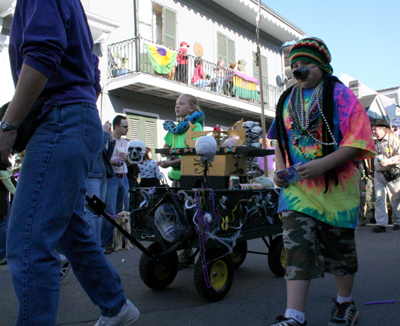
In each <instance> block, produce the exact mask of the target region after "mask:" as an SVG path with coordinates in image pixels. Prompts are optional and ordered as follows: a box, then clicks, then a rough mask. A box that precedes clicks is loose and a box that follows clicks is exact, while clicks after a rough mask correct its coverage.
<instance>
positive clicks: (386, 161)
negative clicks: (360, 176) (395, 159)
mask: <svg viewBox="0 0 400 326" xmlns="http://www.w3.org/2000/svg"><path fill="white" fill-rule="evenodd" d="M380 164H381V166H389V165H392V164H391V163H390V161H389V159H388V158H385V159H383V160H382V161H381V162H380Z"/></svg>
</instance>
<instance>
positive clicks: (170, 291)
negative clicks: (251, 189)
mask: <svg viewBox="0 0 400 326" xmlns="http://www.w3.org/2000/svg"><path fill="white" fill-rule="evenodd" d="M372 227H373V225H367V226H365V227H360V228H359V229H358V230H357V231H356V238H357V246H358V253H359V267H360V268H359V272H358V273H357V277H356V284H355V288H354V294H353V298H354V300H355V302H356V304H357V306H358V308H359V311H360V316H361V317H360V320H359V322H358V323H357V325H358V326H381V325H382V326H383V325H385V326H397V325H400V321H399V318H398V316H399V312H400V309H399V308H400V277H399V276H400V231H392V229H391V227H389V228H388V230H387V232H386V233H380V234H375V233H372V232H371V229H372ZM144 244H146V243H144ZM147 244H148V243H147ZM248 245H249V248H248V249H249V250H254V251H266V250H267V248H266V247H265V245H264V243H263V242H262V241H261V239H255V240H251V241H249V242H248ZM140 255H141V252H140V251H139V250H138V249H137V248H135V249H133V250H130V251H120V252H116V253H113V254H111V255H108V256H107V257H108V258H109V259H110V261H111V262H112V264H113V265H114V266H115V268H116V269H117V271H118V272H119V274H120V276H121V279H122V283H123V285H124V289H125V292H126V295H127V297H128V298H129V299H130V300H131V301H132V302H133V303H134V304H135V305H137V307H138V308H139V310H140V311H141V317H140V319H139V321H138V322H137V323H136V324H135V326H136V325H138V326H157V325H158V326H166V325H171V326H174V325H177V326H178V325H179V326H205V325H207V326H236V325H238V326H239V325H240V326H243V325H252V326H258V325H268V324H269V323H271V322H273V321H274V318H275V317H276V316H277V315H279V314H282V313H283V312H284V309H285V300H286V293H285V281H284V279H282V278H278V277H276V276H275V275H274V274H273V273H272V272H271V271H270V270H269V268H268V264H267V256H263V255H256V254H248V255H247V258H246V260H245V262H244V263H243V265H242V266H241V267H240V268H239V269H236V270H235V274H234V280H233V285H232V288H231V290H230V291H229V293H228V294H227V296H226V297H225V298H224V299H223V300H221V301H219V302H216V303H210V302H208V301H206V300H205V299H203V298H202V297H200V295H199V294H198V293H197V291H196V289H195V286H194V281H193V274H194V268H186V269H184V270H181V271H179V272H178V275H177V277H176V279H175V280H174V281H173V283H172V284H171V285H170V286H169V287H168V288H167V289H165V290H163V291H154V290H151V289H149V288H148V287H147V286H146V285H145V284H144V283H143V282H142V281H141V279H140V277H139V266H138V265H139V259H140ZM0 293H1V296H0V317H1V318H0V326H11V325H14V323H15V319H16V313H17V307H18V303H17V300H16V297H15V294H14V291H13V288H12V281H11V275H10V271H9V268H8V266H0ZM335 296H336V291H335V287H334V283H333V277H332V276H331V275H326V276H325V278H323V279H318V280H314V281H313V282H312V284H311V289H310V293H309V300H308V305H307V311H306V318H307V321H308V325H309V326H320V325H327V323H328V320H329V316H330V312H331V309H332V307H333V303H332V301H331V299H332V297H335ZM391 300H395V303H394V304H389V303H382V304H373V305H365V303H366V302H374V301H391ZM98 316H99V310H98V308H97V307H96V306H94V305H93V304H92V303H91V302H90V300H89V299H88V297H87V296H86V294H85V293H84V291H83V290H82V288H81V287H80V285H79V283H78V281H77V280H76V278H75V276H74V274H73V272H72V271H70V272H69V273H68V274H67V276H66V277H65V278H64V279H63V280H62V281H61V292H60V302H59V312H58V321H57V325H94V324H95V322H96V320H97V318H98ZM46 326H47V325H46Z"/></svg>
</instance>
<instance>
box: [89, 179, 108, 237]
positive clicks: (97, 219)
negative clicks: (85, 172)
mask: <svg viewBox="0 0 400 326" xmlns="http://www.w3.org/2000/svg"><path fill="white" fill-rule="evenodd" d="M86 194H87V195H88V196H89V197H92V196H93V195H96V196H97V197H98V198H100V199H101V201H102V202H103V203H104V202H105V201H106V194H107V178H106V176H104V177H103V178H88V179H87V180H86ZM85 218H86V221H88V222H89V224H90V230H91V231H92V232H93V233H94V235H95V236H96V240H97V243H98V244H99V245H101V224H102V219H103V218H102V217H101V216H99V215H97V214H95V213H93V212H92V211H91V210H90V209H88V208H86V210H85Z"/></svg>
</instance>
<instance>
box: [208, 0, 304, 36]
mask: <svg viewBox="0 0 400 326" xmlns="http://www.w3.org/2000/svg"><path fill="white" fill-rule="evenodd" d="M213 1H214V2H215V3H217V4H219V5H220V6H222V7H224V8H225V9H227V10H229V11H230V12H232V13H234V14H235V15H236V16H238V17H240V18H242V19H244V20H245V21H247V22H248V23H250V24H252V25H254V26H255V25H256V17H257V13H258V1H256V0H213ZM260 29H261V30H262V31H264V32H266V33H268V34H269V35H271V36H273V37H275V38H276V39H277V40H279V41H281V42H282V43H285V42H290V41H293V40H299V39H302V38H304V36H305V35H306V32H305V31H303V30H302V29H300V28H299V27H297V26H296V25H294V24H293V23H291V22H290V21H289V20H287V19H286V18H284V17H283V16H281V15H280V14H278V13H277V12H276V11H274V10H273V9H272V8H270V7H268V6H267V5H265V4H264V3H261V20H260Z"/></svg>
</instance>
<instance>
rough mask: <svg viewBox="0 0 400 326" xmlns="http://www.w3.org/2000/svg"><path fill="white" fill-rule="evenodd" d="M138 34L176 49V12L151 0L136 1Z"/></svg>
mask: <svg viewBox="0 0 400 326" xmlns="http://www.w3.org/2000/svg"><path fill="white" fill-rule="evenodd" d="M138 13H139V14H138V16H139V17H138V20H139V34H140V36H142V37H143V38H145V39H147V40H150V41H153V42H154V43H157V44H162V45H165V46H167V47H169V48H172V49H176V12H175V11H173V10H171V9H168V8H166V7H163V6H161V5H159V4H157V3H154V2H152V1H151V0H141V1H139V3H138Z"/></svg>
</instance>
